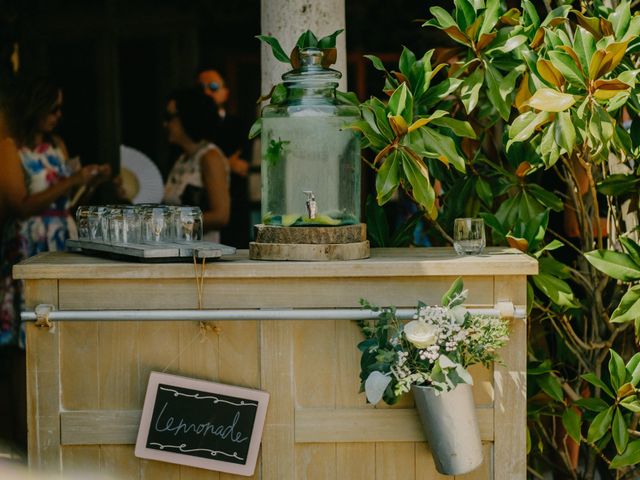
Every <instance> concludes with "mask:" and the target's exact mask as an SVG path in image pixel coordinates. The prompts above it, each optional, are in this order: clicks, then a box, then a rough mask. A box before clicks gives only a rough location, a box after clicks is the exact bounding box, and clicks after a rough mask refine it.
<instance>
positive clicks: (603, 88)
mask: <svg viewBox="0 0 640 480" xmlns="http://www.w3.org/2000/svg"><path fill="white" fill-rule="evenodd" d="M593 87H594V88H595V91H594V96H595V97H596V98H597V99H598V100H609V99H610V98H613V97H615V96H616V95H618V94H619V93H621V92H624V91H628V90H630V89H631V86H630V85H627V84H626V83H624V82H621V81H620V80H618V79H615V78H614V79H612V80H602V79H600V80H596V81H595V82H593Z"/></svg>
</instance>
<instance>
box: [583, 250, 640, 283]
mask: <svg viewBox="0 0 640 480" xmlns="http://www.w3.org/2000/svg"><path fill="white" fill-rule="evenodd" d="M584 256H585V257H586V259H587V260H588V261H589V263H590V264H591V265H593V266H594V267H595V268H597V269H598V270H600V271H601V272H603V273H606V274H607V275H609V276H610V277H613V278H615V279H618V280H623V281H625V282H632V281H635V280H640V266H638V265H636V264H635V262H634V261H633V260H632V259H631V257H630V256H629V255H627V254H624V253H620V252H614V251H611V250H593V251H591V252H587V253H585V254H584Z"/></svg>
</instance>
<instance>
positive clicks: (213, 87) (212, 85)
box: [206, 82, 222, 92]
mask: <svg viewBox="0 0 640 480" xmlns="http://www.w3.org/2000/svg"><path fill="white" fill-rule="evenodd" d="M206 86H207V87H208V88H209V90H211V91H212V92H217V91H218V90H220V89H221V88H222V85H220V84H219V83H218V82H209V83H207V84H206Z"/></svg>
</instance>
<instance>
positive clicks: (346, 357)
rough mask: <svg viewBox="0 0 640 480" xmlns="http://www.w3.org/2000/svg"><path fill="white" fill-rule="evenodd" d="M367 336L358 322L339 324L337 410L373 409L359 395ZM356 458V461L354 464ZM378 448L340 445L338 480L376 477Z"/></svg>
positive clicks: (337, 465)
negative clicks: (361, 346) (362, 351)
mask: <svg viewBox="0 0 640 480" xmlns="http://www.w3.org/2000/svg"><path fill="white" fill-rule="evenodd" d="M363 339H364V337H363V336H362V333H361V332H360V328H359V327H358V325H357V324H356V322H352V321H348V320H344V321H340V322H336V340H335V341H336V346H335V349H336V361H337V362H336V363H337V373H336V408H360V409H367V410H369V409H371V406H369V405H367V403H366V398H365V396H364V394H361V393H359V390H360V385H359V378H360V377H359V375H360V351H359V350H358V348H357V347H356V346H357V345H358V343H360V342H361V341H362V340H363ZM355 459H357V461H354V460H355ZM375 465H376V449H375V444H373V443H365V442H363V443H337V444H336V478H337V479H338V480H350V479H356V478H375Z"/></svg>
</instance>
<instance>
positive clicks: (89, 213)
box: [76, 204, 203, 244]
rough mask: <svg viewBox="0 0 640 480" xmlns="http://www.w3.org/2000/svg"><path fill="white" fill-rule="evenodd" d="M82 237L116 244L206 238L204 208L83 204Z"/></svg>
mask: <svg viewBox="0 0 640 480" xmlns="http://www.w3.org/2000/svg"><path fill="white" fill-rule="evenodd" d="M76 222H77V224H78V237H79V239H80V240H90V241H95V242H104V243H112V244H133V243H142V244H149V243H152V244H154V243H155V244H157V243H181V242H193V241H197V240H202V233H203V230H202V211H201V210H200V208H198V207H178V206H171V205H158V204H143V205H107V206H81V207H78V210H77V211H76Z"/></svg>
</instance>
